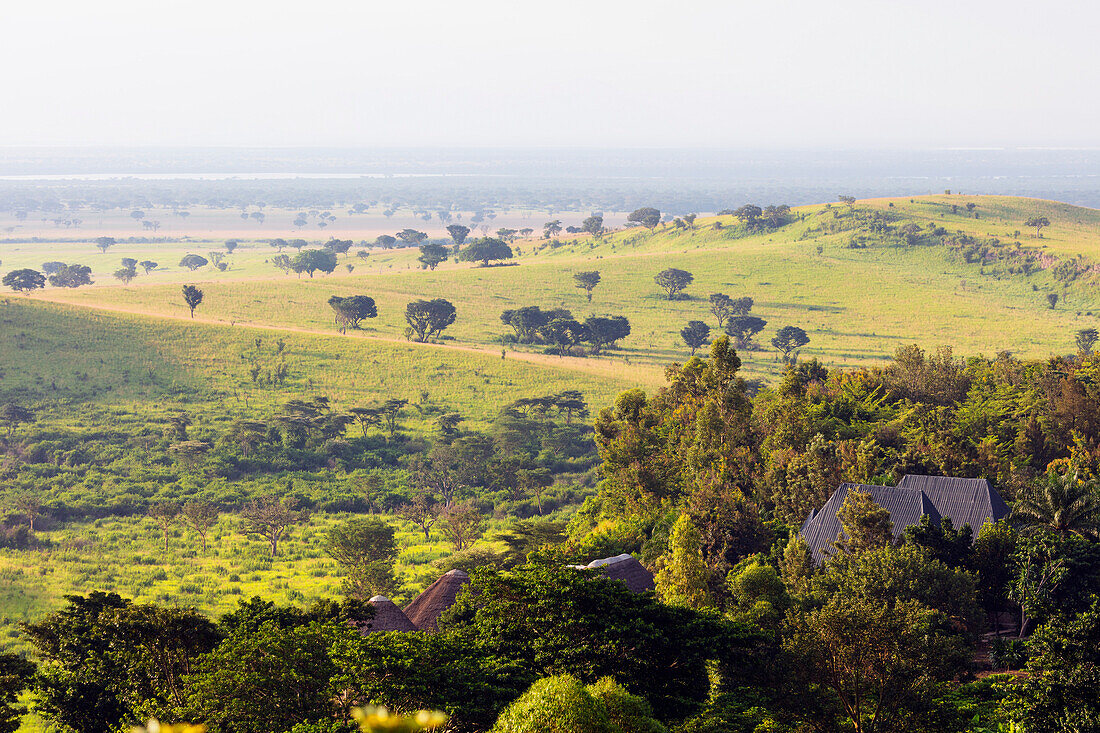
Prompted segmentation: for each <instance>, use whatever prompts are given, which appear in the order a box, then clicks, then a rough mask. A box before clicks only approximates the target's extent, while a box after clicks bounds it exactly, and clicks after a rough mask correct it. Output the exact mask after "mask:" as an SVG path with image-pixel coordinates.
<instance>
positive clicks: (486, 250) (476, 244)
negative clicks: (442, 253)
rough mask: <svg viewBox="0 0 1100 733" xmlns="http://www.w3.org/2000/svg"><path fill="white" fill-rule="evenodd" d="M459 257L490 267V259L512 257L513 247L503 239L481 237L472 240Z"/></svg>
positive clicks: (507, 258)
mask: <svg viewBox="0 0 1100 733" xmlns="http://www.w3.org/2000/svg"><path fill="white" fill-rule="evenodd" d="M458 258H459V259H460V260H462V261H463V262H480V263H481V266H482V267H488V266H489V262H490V261H494V260H510V259H512V248H511V247H509V246H508V245H507V244H506V243H505V242H504V241H503V240H501V239H496V238H494V237H481V238H480V239H475V240H474V241H473V242H470V244H469V245H467V246H466V248H465V249H464V250H462V252H460V253H459V255H458Z"/></svg>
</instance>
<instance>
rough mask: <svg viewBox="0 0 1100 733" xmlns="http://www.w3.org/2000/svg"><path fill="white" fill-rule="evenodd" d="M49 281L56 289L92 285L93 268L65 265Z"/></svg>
mask: <svg viewBox="0 0 1100 733" xmlns="http://www.w3.org/2000/svg"><path fill="white" fill-rule="evenodd" d="M47 279H48V280H49V283H50V285H53V286H54V287H55V288H79V287H80V286H81V285H91V284H92V268H90V267H88V266H87V265H75V264H74V265H65V266H63V267H62V268H61V269H59V270H58V271H57V272H55V273H53V274H52V275H50V276H49V278H47Z"/></svg>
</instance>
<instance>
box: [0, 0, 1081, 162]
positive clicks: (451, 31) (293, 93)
mask: <svg viewBox="0 0 1100 733" xmlns="http://www.w3.org/2000/svg"><path fill="white" fill-rule="evenodd" d="M0 22H2V24H3V27H4V30H5V34H4V43H3V44H0V93H2V94H3V97H2V99H3V114H0V144H3V145H8V146H20V145H50V146H67V145H110V146H133V145H138V146H142V145H151V146H302V147H316V146H321V147H326V146H332V147H337V146H349V147H394V146H397V147H420V146H448V147H458V146H470V147H482V146H486V147H508V146H527V147H595V148H600V147H618V148H630V147H671V148H708V147H718V148H739V149H751V148H773V149H775V148H787V149H790V148H811V147H823V146H824V147H830V146H836V147H860V148H876V147H892V148H907V147H929V146H933V147H937V146H938V147H952V146H965V147H985V146H1057V147H1100V95H1098V94H1096V91H1095V90H1096V89H1097V87H1098V82H1100V63H1097V51H1096V32H1097V28H1100V7H1098V6H1097V4H1094V3H1086V2H1080V0H1074V1H1066V0H1048V1H1046V2H1043V3H1035V2H1020V1H1018V0H971V1H970V2H958V1H957V0H954V1H952V2H944V1H941V0H923V1H922V2H894V1H891V0H866V1H863V0H855V1H851V0H846V1H843V2H837V3H822V2H809V1H807V2H784V1H783V0H767V1H766V2H755V3H748V2H740V1H736V2H735V1H727V2H686V3H684V2H682V3H669V2H647V1H638V0H632V1H629V2H628V1H623V2H618V1H609V0H595V1H593V0H588V1H587V2H571V1H559V2H554V3H531V2H515V0H510V1H509V2H484V1H479V0H472V1H470V2H454V1H453V0H447V1H444V2H426V1H419V0H405V1H404V2H386V3H382V2H375V1H373V0H360V1H357V2H351V1H350V0H349V1H346V2H335V1H333V0H315V1H314V2H308V3H301V2H293V3H291V2H280V1H266V2H250V1H242V0H228V1H227V0H220V1H219V2H211V1H209V0H187V1H186V2H182V1H177V0H161V1H160V2H155V3H151V2H147V0H142V1H141V2H130V1H120V0H103V1H102V2H98V3H87V2H83V1H81V2H59V1H53V2H51V1H50V0H39V1H38V2H19V3H14V2H13V3H5V4H4V9H3V10H2V11H0Z"/></svg>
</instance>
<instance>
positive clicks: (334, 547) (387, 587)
mask: <svg viewBox="0 0 1100 733" xmlns="http://www.w3.org/2000/svg"><path fill="white" fill-rule="evenodd" d="M325 549H326V551H327V552H328V554H329V555H331V556H332V558H333V559H334V560H336V562H338V563H340V565H341V566H343V568H344V572H345V573H346V577H345V579H344V594H345V595H347V596H350V597H352V598H359V599H363V600H366V599H368V598H371V597H372V596H375V595H385V596H389V595H391V594H392V593H393V589H394V586H395V584H396V580H395V578H394V575H393V566H394V563H395V562H396V560H397V543H396V542H395V541H394V529H393V527H392V526H390V525H389V524H387V523H386V522H385V521H383V520H381V519H379V518H377V517H370V518H367V519H352V520H348V521H347V522H344V523H342V524H338V525H336V526H335V527H333V528H332V529H330V530H329V534H328V541H327V542H326V545H325Z"/></svg>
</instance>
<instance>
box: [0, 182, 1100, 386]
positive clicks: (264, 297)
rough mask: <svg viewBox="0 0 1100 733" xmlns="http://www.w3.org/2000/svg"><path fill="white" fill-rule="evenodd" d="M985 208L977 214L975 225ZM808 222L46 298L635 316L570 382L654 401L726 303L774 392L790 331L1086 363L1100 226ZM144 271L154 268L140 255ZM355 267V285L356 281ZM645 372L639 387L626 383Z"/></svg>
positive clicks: (252, 257) (712, 223)
mask: <svg viewBox="0 0 1100 733" xmlns="http://www.w3.org/2000/svg"><path fill="white" fill-rule="evenodd" d="M967 204H974V207H973V211H970V210H968V209H967V206H966V205H967ZM792 214H793V216H792V219H793V221H791V223H789V224H787V225H785V226H783V227H781V228H779V229H776V230H774V231H766V232H760V233H749V232H746V231H745V230H744V227H742V226H740V224H739V222H738V221H737V220H736V219H734V218H733V217H730V216H724V217H713V218H709V219H700V220H698V221H696V223H695V226H694V227H692V228H689V229H680V230H677V229H675V228H673V227H671V226H670V225H662V226H661V227H659V228H658V229H657V230H655V231H653V232H648V231H646V230H642V229H634V230H626V231H623V232H619V233H615V234H611V235H608V236H605V237H603V238H599V239H593V238H589V237H582V238H575V239H569V240H563V241H561V242H559V243H557V244H551V243H548V242H546V241H544V240H528V241H519V242H517V243H516V245H515V246H516V248H517V249H518V250H519V252H520V253H521V254H520V255H519V256H518V257H517V258H516V260H515V262H516V263H518V264H517V266H512V267H493V268H478V267H474V266H472V265H469V264H466V263H454V262H448V263H445V264H443V265H442V266H441V267H440V268H439V269H438V270H436V271H434V272H429V271H423V270H420V269H417V266H416V262H415V252H414V251H408V250H405V251H390V252H384V253H383V252H374V253H372V254H370V255H369V256H368V258H367V259H366V261H363V260H361V259H359V258H357V257H354V256H349V257H347V258H341V267H339V268H338V269H337V272H336V273H334V274H332V275H329V276H321V275H318V276H317V277H316V278H313V279H310V278H308V277H304V276H303V277H301V278H298V277H297V276H295V275H293V274H291V275H289V276H287V275H284V274H283V273H281V272H279V271H277V270H275V269H274V268H272V267H271V266H270V265H269V264H265V262H264V261H265V260H266V259H268V258H269V257H270V256H271V254H272V253H273V251H272V250H270V248H267V247H266V246H265V245H261V244H252V245H247V244H246V245H244V246H243V247H242V249H241V250H238V252H237V253H235V254H234V255H233V257H232V261H233V266H232V269H230V270H229V271H227V272H225V273H219V272H216V271H214V270H213V269H212V268H204V269H203V270H200V271H199V272H197V273H194V274H192V273H188V272H186V271H181V270H180V268H178V267H174V268H173V267H168V268H166V270H165V271H164V272H160V273H154V274H153V275H151V276H148V277H146V276H144V275H142V276H139V277H138V279H136V280H135V281H134V282H133V283H132V284H131V285H130V286H129V287H122V286H120V285H118V284H117V283H116V282H115V281H113V278H111V277H110V276H109V275H104V274H100V275H99V276H98V279H99V282H98V285H97V286H95V287H90V288H83V289H79V290H75V291H67V290H66V291H62V290H57V289H48V290H47V291H45V292H43V293H41V294H40V295H36V296H34V297H35V298H39V299H48V300H54V301H63V302H68V303H73V304H76V305H81V306H90V307H96V308H111V309H119V310H124V311H133V312H141V313H147V314H156V315H163V316H173V317H177V318H178V317H185V316H186V312H187V311H186V309H185V307H184V305H183V303H182V300H181V299H180V297H179V283H181V282H192V281H194V282H198V283H201V287H202V288H203V289H204V291H205V292H206V299H205V301H204V302H203V304H202V306H200V309H199V312H198V316H199V317H200V318H202V319H206V320H209V321H212V322H218V323H235V324H250V325H273V326H280V327H285V328H295V329H305V330H308V331H311V332H329V333H333V332H335V325H334V324H333V322H332V319H331V317H330V311H329V309H328V307H327V305H326V301H327V299H328V297H329V296H331V295H334V294H336V295H348V294H353V293H363V294H368V295H371V296H372V297H374V298H375V299H376V300H377V301H378V304H379V317H378V319H376V320H374V321H370V322H369V323H368V324H367V326H366V328H365V331H364V334H363V335H366V336H368V337H378V338H382V339H391V340H402V339H403V336H402V332H403V330H404V326H405V323H404V318H403V313H404V307H405V305H406V303H408V302H409V301H410V300H413V299H417V298H424V297H445V298H448V299H449V300H451V301H452V302H453V303H454V304H455V305H456V307H457V309H458V320H457V321H456V323H455V324H454V325H453V326H452V327H451V328H450V329H448V331H447V335H448V336H451V337H453V338H454V342H449V343H451V344H452V345H454V344H460V345H465V346H470V345H475V346H481V347H486V348H496V349H499V346H496V345H497V344H499V339H500V337H501V336H503V335H505V334H507V333H510V332H511V330H510V329H509V328H508V327H507V326H506V325H504V324H502V323H501V322H500V320H499V315H500V313H501V311H502V310H504V309H506V308H514V307H517V306H523V305H539V306H541V307H544V308H545V307H566V308H569V309H571V310H572V312H573V314H574V316H577V317H580V318H583V317H585V316H587V315H592V314H601V315H602V314H608V313H613V314H621V315H625V316H626V317H627V318H629V319H630V321H631V324H632V328H633V331H632V334H631V336H630V337H629V338H627V339H625V340H624V341H623V342H622V349H621V350H620V351H616V352H611V354H610V355H608V356H604V357H601V358H600V359H598V360H597V359H588V360H585V361H583V362H582V361H581V360H569V361H570V364H569V365H568V368H574V369H585V370H589V371H594V372H597V373H607V372H608V371H609V370H610V371H613V372H614V373H616V374H621V375H622V376H623V377H625V378H627V379H628V380H629V379H634V380H637V381H641V382H644V383H650V384H652V383H654V382H656V381H657V380H659V374H660V372H661V370H662V369H663V367H664V365H666V364H667V363H668V362H670V361H672V360H682V359H683V358H685V356H686V353H687V349H686V348H685V347H684V345H683V343H682V341H681V340H680V337H679V331H680V329H681V328H682V327H683V326H684V325H685V324H686V322H687V321H688V320H692V319H699V320H704V321H709V322H711V324H712V326H713V325H714V323H713V319H712V317H711V316H710V315H709V313H708V304H707V302H706V298H707V296H708V294H709V293H711V292H725V293H728V294H730V295H732V296H735V297H736V296H742V295H748V296H751V297H753V298H754V299H755V301H756V306H755V308H754V313H755V314H756V315H759V316H761V317H763V318H765V319H766V320H767V321H768V327H767V328H766V329H765V331H764V332H763V333H762V334H761V335H760V337H759V338H758V342H759V344H760V345H761V349H760V350H758V351H753V352H746V353H745V354H744V357H745V360H746V368H747V371H748V372H749V373H750V374H752V375H756V376H764V377H770V376H774V375H775V374H776V373H777V372H778V371H779V368H780V365H779V364H778V363H777V360H776V352H775V351H774V350H771V349H770V347H769V346H768V340H769V339H770V338H771V335H772V334H773V333H774V332H775V330H776V329H778V328H779V327H782V326H785V325H797V326H800V327H802V328H804V329H806V331H807V332H808V333H809V335H810V338H811V342H810V344H809V345H808V346H807V347H806V348H805V349H803V352H802V353H803V356H804V357H811V356H813V357H818V358H820V359H822V360H823V361H824V362H825V363H826V364H829V365H832V366H853V365H861V364H872V363H876V362H878V361H880V360H881V359H883V358H885V357H888V356H889V355H890V354H892V353H893V351H894V349H895V348H896V347H897V346H898V345H900V344H904V343H910V342H917V343H920V344H922V345H926V346H935V345H940V344H947V345H951V346H953V347H955V348H956V350H958V351H960V352H966V353H991V352H995V351H998V350H1002V349H1007V350H1011V351H1013V352H1015V353H1017V354H1020V355H1021V356H1032V357H1034V356H1044V355H1046V354H1048V353H1051V352H1064V351H1066V350H1068V349H1071V348H1072V343H1073V333H1074V332H1075V331H1076V330H1078V329H1080V328H1083V327H1086V326H1091V325H1094V320H1093V318H1092V316H1091V315H1090V312H1096V311H1100V298H1098V297H1097V289H1096V287H1095V274H1093V273H1092V272H1091V271H1089V270H1088V267H1089V265H1091V263H1092V260H1091V259H1090V258H1092V257H1096V258H1097V262H1100V212H1096V211H1093V210H1090V209H1081V208H1079V207H1072V206H1068V205H1064V204H1057V203H1054V202H1044V201H1035V200H1029V199H1017V198H1004V197H980V196H978V197H969V196H958V195H956V196H930V197H920V198H914V199H912V200H909V199H893V200H885V199H881V200H870V201H861V202H858V203H857V204H856V205H855V207H854V208H853V209H851V210H850V209H849V208H848V207H845V206H843V205H839V204H837V205H821V206H810V207H801V208H798V209H795V210H794V211H793V212H792ZM1033 215H1043V216H1047V217H1048V218H1049V219H1050V222H1051V225H1050V226H1049V227H1047V228H1045V229H1044V230H1043V232H1042V235H1043V236H1042V238H1041V239H1040V238H1037V237H1036V236H1035V232H1034V231H1033V230H1029V229H1028V228H1027V227H1025V226H1024V224H1023V222H1024V221H1025V220H1026V219H1027V218H1028V217H1030V216H1033ZM876 217H877V218H878V219H877V220H876ZM975 217H977V218H975ZM876 221H877V223H876ZM868 222H870V223H868ZM908 224H916V225H918V226H920V227H921V228H922V231H923V232H931V231H933V229H934V228H937V227H939V228H942V232H943V234H942V235H940V236H938V237H930V238H926V240H927V241H924V242H923V243H921V244H918V245H916V246H906V245H904V244H901V243H899V241H898V240H897V237H896V236H894V235H892V234H890V233H888V232H884V231H883V230H882V229H881V226H883V225H884V226H886V227H888V228H889V229H893V230H897V229H900V228H902V227H904V226H906V225H908ZM718 227H720V228H718ZM876 227H879V228H876ZM1017 232H1018V234H1017ZM960 234H965V235H968V236H970V237H973V238H975V239H976V241H978V242H979V244H978V245H974V246H972V247H970V249H974V248H975V247H986V248H987V249H988V248H989V245H987V244H986V243H987V242H988V241H990V240H992V239H993V238H996V239H997V240H998V241H999V243H1000V244H999V246H1000V247H1001V248H1002V249H1003V250H1005V251H1008V250H1012V251H1013V252H1024V253H1030V254H1028V255H1027V256H1029V257H1031V258H1032V259H1036V260H1038V261H1037V263H1036V264H1035V265H1034V268H1033V270H1032V271H1031V272H1030V274H1024V273H1022V272H1015V271H1010V270H1015V268H1014V267H1013V266H1012V265H1011V262H1000V263H998V262H992V261H990V259H989V258H988V257H985V258H984V259H983V258H978V259H974V257H973V256H972V255H971V254H967V253H966V252H964V251H963V249H964V248H962V247H954V246H948V245H943V244H930V243H929V241H934V242H939V241H940V240H941V239H943V238H945V237H947V238H958V237H959V236H960ZM1017 242H1018V243H1019V246H1018V247H1017V246H1016V244H1015V243H1017ZM38 246H40V247H42V249H41V250H40V251H38V252H36V254H38V255H41V257H40V258H46V257H47V252H50V254H49V257H50V258H60V259H66V257H68V258H69V259H72V258H73V257H75V256H76V255H75V253H73V252H72V251H71V250H72V247H74V245H72V244H66V245H57V246H58V248H59V250H58V251H54V250H51V249H50V248H49V247H48V246H46V245H38ZM127 246H128V247H131V246H130V245H127ZM172 247H173V250H172V252H171V255H170V257H167V258H166V257H162V258H161V259H169V261H170V262H171V261H175V260H176V259H178V258H177V255H178V254H179V252H177V251H175V249H178V247H177V246H175V245H173V246H172ZM195 249H196V250H198V251H202V248H201V247H197V248H195ZM121 255H122V252H121V250H119V251H118V252H116V251H115V250H114V249H112V250H111V251H110V253H109V254H108V255H101V254H99V253H98V252H94V253H88V252H87V251H86V252H85V253H84V255H82V256H81V257H78V258H77V259H78V260H79V261H81V262H86V263H89V264H92V265H94V264H95V262H96V261H97V260H101V259H105V260H107V261H106V262H105V263H104V267H103V268H102V269H103V271H104V272H105V271H106V270H109V269H112V268H114V267H116V266H117V259H118V256H121ZM127 256H134V257H144V256H145V254H143V253H142V252H139V251H137V250H135V251H133V252H130V253H129V255H127ZM150 256H153V255H150ZM968 258H970V259H971V261H968ZM5 259H7V258H5ZM1067 260H1073V262H1074V263H1075V264H1074V265H1073V266H1074V267H1075V268H1076V269H1077V270H1079V271H1081V272H1079V273H1078V276H1076V277H1075V278H1074V279H1073V280H1072V281H1068V282H1067V281H1064V280H1059V279H1058V278H1057V277H1056V276H1055V272H1056V270H1057V265H1058V264H1059V263H1062V262H1065V261H1067ZM14 261H15V260H13V262H14ZM345 261H346V262H347V263H348V264H352V265H353V266H354V268H355V269H354V271H353V272H350V273H349V272H347V270H346V269H345V268H343V266H342V265H343V263H344V262H345ZM667 267H677V268H680V269H685V270H688V271H690V272H692V273H693V274H694V276H695V281H694V283H693V284H692V285H691V286H690V287H689V288H688V289H687V290H686V291H685V296H686V297H684V298H683V299H681V300H676V301H669V300H667V299H666V298H665V297H664V296H663V294H662V293H661V292H660V291H659V289H658V288H657V287H656V285H655V284H654V282H653V276H654V275H655V274H656V273H657V272H660V271H661V270H663V269H665V268H667ZM97 269H98V268H97ZM587 269H597V270H599V271H600V272H601V273H602V276H603V282H602V283H601V284H600V285H599V286H598V287H597V289H596V291H595V297H594V300H593V302H592V303H591V304H589V303H587V302H586V301H585V298H584V296H583V293H582V292H581V291H580V290H577V289H576V288H575V287H574V283H573V280H572V277H571V275H572V273H574V272H577V271H580V270H587ZM1048 293H1057V294H1058V295H1059V297H1060V302H1059V304H1058V305H1057V307H1055V308H1054V309H1051V308H1049V307H1048V304H1047V300H1046V295H1047V294H1048ZM519 348H520V350H521V351H522V350H524V348H523V347H519ZM596 362H603V364H604V366H602V367H601V366H597V365H596ZM563 366H565V365H564V364H563ZM628 366H629V369H630V371H629V372H624V371H622V370H623V369H624V368H626V367H628Z"/></svg>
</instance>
